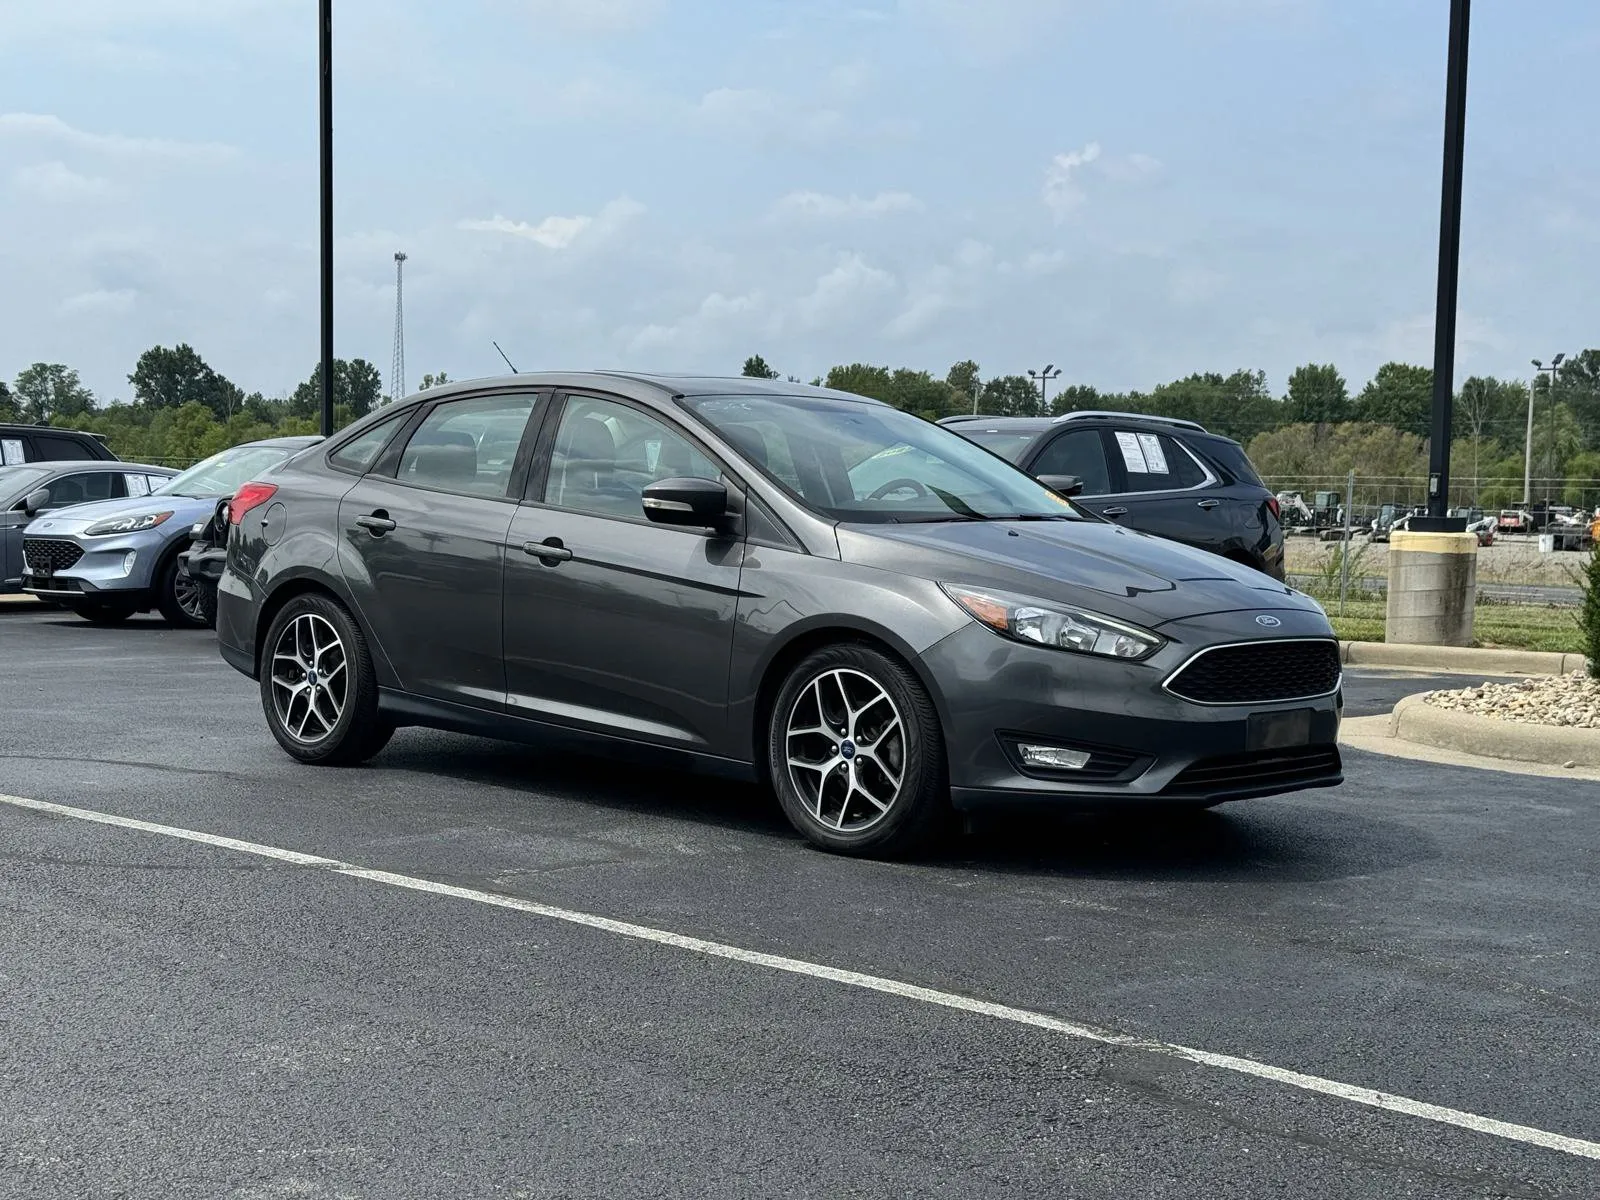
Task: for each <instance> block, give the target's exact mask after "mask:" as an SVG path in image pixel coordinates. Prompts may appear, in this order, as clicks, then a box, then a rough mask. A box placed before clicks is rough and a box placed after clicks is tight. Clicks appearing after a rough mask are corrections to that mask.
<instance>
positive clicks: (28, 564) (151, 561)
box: [22, 437, 319, 629]
mask: <svg viewBox="0 0 1600 1200" xmlns="http://www.w3.org/2000/svg"><path fill="white" fill-rule="evenodd" d="M318 440H319V439H317V438H313V437H298V438H296V437H291V438H271V439H268V440H266V441H260V442H247V443H246V444H244V445H242V446H235V447H233V448H232V449H231V450H224V451H222V452H221V453H220V454H214V455H212V456H211V457H210V458H208V459H206V460H204V461H203V462H199V463H196V464H195V465H194V466H192V467H190V468H189V469H188V470H187V471H184V472H182V473H181V474H178V475H175V476H173V477H172V478H171V479H163V480H158V481H157V486H155V487H154V488H151V489H149V490H148V494H147V495H141V496H133V497H130V498H128V499H122V500H102V501H99V502H98V503H92V504H78V505H74V506H73V507H72V508H68V509H65V510H61V511H55V512H47V513H43V514H41V515H40V516H39V518H38V519H37V520H35V521H33V522H32V523H31V524H30V525H28V526H27V528H26V529H24V530H23V535H22V560H23V562H22V590H23V591H25V592H32V593H33V594H34V595H35V596H39V597H42V598H43V599H46V600H53V601H55V602H56V603H57V604H60V605H61V606H62V607H64V608H68V609H71V610H72V611H73V612H75V613H77V614H78V615H79V616H81V617H83V618H84V619H86V620H88V621H92V622H94V623H95V624H97V625H113V624H117V623H119V622H122V621H126V620H127V619H128V618H129V617H131V616H132V615H133V614H134V613H136V612H145V611H147V610H149V609H152V608H153V609H156V610H157V611H159V612H160V613H161V615H162V616H163V617H164V618H166V621H167V623H168V624H169V625H173V626H176V627H177V628H179V629H199V628H202V627H204V626H208V625H210V624H211V615H210V611H209V609H208V608H207V607H206V606H205V604H204V603H203V602H202V600H203V598H202V596H201V594H200V592H199V589H198V588H197V587H196V585H195V583H194V581H193V580H191V579H189V578H188V576H186V575H185V574H184V573H183V572H181V571H180V570H179V563H178V554H179V553H180V552H181V551H182V550H183V549H185V548H186V547H187V546H188V544H189V531H190V528H191V527H192V526H193V525H194V523H195V521H197V520H199V519H201V518H202V517H207V516H210V515H211V512H212V510H213V509H214V508H215V507H216V504H217V500H218V499H219V498H220V497H223V496H229V495H232V494H233V491H234V489H236V488H237V487H238V486H239V484H240V483H242V482H243V481H245V480H246V479H249V478H251V477H252V476H254V475H257V474H260V473H262V472H265V471H268V470H270V469H271V468H272V467H273V466H275V465H277V464H278V463H281V462H282V461H283V460H284V459H286V458H288V457H289V455H290V454H292V453H294V452H295V451H296V450H301V449H304V448H305V447H306V446H309V445H311V444H313V443H314V442H316V441H318Z"/></svg>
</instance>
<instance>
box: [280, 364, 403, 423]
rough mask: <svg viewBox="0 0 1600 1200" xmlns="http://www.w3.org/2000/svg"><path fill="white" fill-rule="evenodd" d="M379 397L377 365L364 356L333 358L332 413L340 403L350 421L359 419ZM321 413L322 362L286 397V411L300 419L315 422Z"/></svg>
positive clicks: (374, 406)
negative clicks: (287, 398)
mask: <svg viewBox="0 0 1600 1200" xmlns="http://www.w3.org/2000/svg"><path fill="white" fill-rule="evenodd" d="M382 396H383V377H382V376H381V375H379V374H378V368H377V367H375V366H373V365H372V364H371V363H369V362H368V361H367V360H366V359H364V358H354V359H350V360H348V361H347V360H345V359H342V358H336V359H334V360H333V404H334V409H335V414H336V415H337V410H338V408H339V406H340V405H343V406H344V407H345V408H346V409H347V410H348V411H349V413H350V414H351V416H350V420H352V421H355V420H360V419H361V418H362V417H364V416H366V415H367V414H368V413H369V412H371V411H372V410H373V409H374V408H376V407H377V406H378V403H379V401H380V399H381V398H382ZM321 413H322V364H321V363H318V364H317V365H316V367H315V368H314V369H313V370H312V372H311V378H310V379H307V380H306V381H305V382H304V383H302V384H301V385H300V386H299V387H297V388H295V389H294V394H293V395H292V396H290V397H289V403H288V413H287V415H288V416H290V417H295V418H298V419H300V420H308V419H309V420H311V421H313V422H314V421H316V420H317V419H318V418H319V417H320V415H321Z"/></svg>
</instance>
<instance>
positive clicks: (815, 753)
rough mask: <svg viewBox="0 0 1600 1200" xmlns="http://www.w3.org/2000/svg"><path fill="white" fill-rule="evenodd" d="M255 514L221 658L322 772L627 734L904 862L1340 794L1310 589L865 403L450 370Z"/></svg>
mask: <svg viewBox="0 0 1600 1200" xmlns="http://www.w3.org/2000/svg"><path fill="white" fill-rule="evenodd" d="M229 512H230V520H231V521H232V522H233V525H234V528H233V530H232V533H231V536H230V538H229V546H228V562H227V567H226V570H225V571H224V573H223V577H222V581H221V584H220V587H219V594H218V614H217V631H218V636H219V640H220V644H221V651H222V654H223V656H224V657H225V658H226V659H227V660H228V662H230V663H231V664H233V666H235V667H237V668H238V669H239V670H240V671H243V672H245V673H246V674H248V675H250V676H252V677H253V678H255V679H256V680H258V681H259V687H260V693H261V701H262V707H263V710H264V712H265V716H266V721H267V725H268V727H269V728H270V730H271V731H272V734H273V736H274V737H275V738H276V739H277V740H278V742H279V744H280V745H281V746H282V747H283V748H284V749H285V750H286V751H287V752H288V753H289V754H291V755H293V756H294V757H295V758H297V759H299V760H301V761H303V762H308V763H329V764H332V763H353V762H361V761H364V760H366V759H368V758H370V757H371V756H372V755H374V754H376V753H377V752H378V751H379V750H380V749H381V748H382V747H383V746H384V745H385V743H386V742H387V741H388V739H389V737H390V736H391V734H392V733H393V732H394V730H395V728H396V727H397V726H401V725H429V726H435V727H438V728H444V729H454V730H460V731H463V732H470V733H477V734H485V735H489V736H493V737H504V738H515V739H535V738H536V737H538V736H540V735H542V734H546V733H548V732H550V731H551V730H561V731H566V732H568V733H577V734H580V735H589V736H593V737H597V738H602V739H621V740H623V741H626V742H630V743H635V744H638V745H641V746H646V747H654V748H659V749H662V750H668V751H677V752H683V753H686V754H688V755H690V756H693V757H695V758H697V759H701V760H705V761H707V762H710V763H713V764H718V765H721V766H723V767H730V768H732V769H734V770H736V771H743V772H748V773H750V774H753V775H754V776H755V777H756V778H758V779H761V780H763V781H765V782H767V783H770V785H771V786H772V788H773V789H774V791H775V792H776V793H777V795H778V798H779V799H780V800H781V802H782V804H783V807H784V810H785V811H786V813H787V814H788V816H789V818H790V819H791V820H792V821H793V823H794V824H795V826H796V828H798V829H799V830H800V831H801V832H802V833H803V834H804V835H805V836H806V837H807V838H809V839H810V840H811V841H813V842H814V843H816V844H818V845H820V846H823V847H825V848H827V849H830V850H836V851H841V852H846V853H880V854H881V853H893V852H899V851H903V850H906V849H908V848H910V847H911V846H913V845H915V844H916V843H918V842H920V841H922V840H923V839H925V838H926V837H928V836H929V835H930V834H931V833H932V832H933V831H934V830H935V829H936V828H937V827H939V826H940V825H941V824H942V823H943V821H944V820H945V819H946V817H947V816H948V814H949V812H950V810H951V808H952V807H953V806H954V807H962V806H974V805H980V804H989V803H1006V802H1021V803H1029V804H1046V805H1052V806H1064V805H1079V806H1095V807H1101V806H1107V805H1111V806H1137V805H1160V806H1174V805H1176V806H1209V805H1214V804H1217V803H1220V802H1222V801H1225V800H1235V799H1240V798H1243V797H1248V796H1264V795H1270V794H1273V793H1278V792H1286V791H1292V790H1295V789H1298V788H1305V787H1325V786H1329V785H1333V784H1337V783H1338V782H1340V779H1341V774H1340V761H1339V751H1338V748H1337V745H1336V739H1337V734H1338V726H1339V714H1340V694H1339V687H1340V667H1339V654H1338V647H1337V644H1336V642H1335V641H1334V636H1333V631H1332V629H1331V628H1330V627H1329V625H1328V621H1327V618H1326V616H1325V615H1324V614H1323V612H1322V610H1321V609H1320V608H1319V607H1318V606H1317V604H1316V603H1315V602H1314V601H1313V600H1311V599H1309V598H1308V597H1306V596H1303V595H1301V594H1299V593H1298V592H1295V591H1293V590H1291V589H1289V588H1287V587H1285V586H1284V585H1282V584H1281V583H1276V582H1274V581H1273V580H1271V579H1269V578H1267V577H1266V576H1265V575H1262V574H1261V573H1259V572H1257V571H1255V570H1252V569H1250V568H1248V567H1245V566H1242V565H1239V564H1236V563H1231V562H1228V561H1226V560H1224V559H1221V558H1218V557H1216V556H1214V555H1209V554H1204V553H1201V552H1199V551H1195V550H1191V549H1189V548H1187V547H1184V546H1180V545H1177V544H1175V543H1172V542H1168V541H1163V540H1160V539H1157V538H1152V537H1148V536H1146V535H1143V534H1140V533H1135V532H1133V531H1130V530H1127V529H1121V528H1118V527H1117V526H1115V525H1112V524H1109V523H1107V522H1105V521H1102V520H1099V519H1098V518H1095V517H1092V516H1089V515H1086V514H1084V513H1082V512H1081V511H1079V510H1077V509H1076V508H1074V507H1073V505H1072V504H1071V503H1070V502H1068V501H1067V500H1064V499H1063V498H1062V497H1061V496H1059V495H1058V494H1056V493H1055V492H1053V491H1051V490H1049V489H1047V488H1045V487H1043V486H1041V485H1040V484H1039V483H1038V482H1036V481H1035V480H1033V479H1031V478H1030V477H1029V476H1027V475H1026V474H1024V473H1023V472H1022V471H1020V470H1018V469H1016V468H1015V467H1013V466H1011V465H1010V464H1009V463H1006V462H1004V461H1003V460H1001V459H1000V458H997V457H996V456H994V455H992V454H989V453H987V452H986V451H984V450H981V449H979V448H978V447H977V446H974V445H973V444H972V443H971V442H968V441H966V440H964V439H962V438H960V437H957V436H956V435H955V434H953V433H951V432H949V431H948V430H945V429H941V428H939V427H938V426H935V425H930V424H928V423H926V422H924V421H922V420H920V419H918V418H916V417H913V416H909V415H907V414H905V413H901V412H898V411H896V410H894V409H892V408H889V407H887V406H885V405H882V404H878V403H876V402H874V401H870V400H864V399H862V398H861V397H858V396H852V395H848V394H844V393H838V392H830V391H825V390H822V389H818V388H807V387H803V386H800V385H795V384H785V383H781V382H776V381H774V382H767V381H764V380H751V379H737V380H734V379H697V378H680V377H668V376H646V375H624V374H608V373H591V374H550V375H520V376H514V377H510V378H505V379H498V380H485V381H480V382H475V383H468V384H456V385H452V386H449V387H446V388H442V389H435V390H432V391H429V392H427V393H425V394H423V395H420V396H416V397H412V398H411V399H409V400H407V401H403V402H401V403H399V404H397V405H394V406H392V407H389V408H386V409H383V410H380V411H379V412H378V413H375V414H373V415H372V416H370V417H368V418H366V419H364V420H363V421H361V422H359V423H358V424H356V425H355V426H353V427H351V428H350V429H348V430H346V431H345V432H344V433H343V434H341V435H339V436H337V437H336V438H334V439H333V440H332V441H331V442H329V443H327V444H324V445H321V446H318V447H316V448H314V449H310V450H306V451H303V452H301V453H299V454H297V455H296V456H295V457H293V458H292V459H290V460H289V461H288V462H287V463H286V464H284V465H283V466H282V467H280V468H278V469H276V470H274V471H273V472H272V473H271V475H270V476H268V477H265V478H263V479H260V480H258V481H254V482H251V483H247V484H245V485H244V486H243V487H242V488H241V489H240V490H239V492H238V493H237V495H236V496H235V497H234V498H233V500H232V502H231V503H230V505H229ZM952 802H953V805H952Z"/></svg>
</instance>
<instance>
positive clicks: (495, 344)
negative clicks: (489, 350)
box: [489, 341, 522, 375]
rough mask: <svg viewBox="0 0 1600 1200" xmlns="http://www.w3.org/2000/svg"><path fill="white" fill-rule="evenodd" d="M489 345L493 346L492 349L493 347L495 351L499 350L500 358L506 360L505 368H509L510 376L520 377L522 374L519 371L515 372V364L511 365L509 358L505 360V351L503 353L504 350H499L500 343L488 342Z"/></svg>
mask: <svg viewBox="0 0 1600 1200" xmlns="http://www.w3.org/2000/svg"><path fill="white" fill-rule="evenodd" d="M489 344H490V345H491V346H493V347H494V348H495V349H496V350H499V351H500V357H501V358H505V359H506V366H508V367H510V368H511V373H512V374H513V375H520V374H522V372H521V371H519V370H517V367H516V364H515V363H513V362H512V361H511V360H510V359H509V358H506V352H505V351H504V350H500V343H499V342H496V341H491V342H490V343H489Z"/></svg>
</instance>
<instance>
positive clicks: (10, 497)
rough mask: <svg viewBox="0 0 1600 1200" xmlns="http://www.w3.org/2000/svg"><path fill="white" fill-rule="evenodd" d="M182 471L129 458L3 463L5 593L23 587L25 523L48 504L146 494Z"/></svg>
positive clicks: (1, 573)
mask: <svg viewBox="0 0 1600 1200" xmlns="http://www.w3.org/2000/svg"><path fill="white" fill-rule="evenodd" d="M177 473H178V472H177V471H175V470H173V469H172V468H171V467H152V466H147V465H145V464H144V463H124V462H116V461H111V462H85V461H78V462H45V463H30V464H28V465H26V466H15V467H0V593H4V592H15V591H17V590H19V589H20V588H21V587H22V528H23V526H24V525H26V524H28V522H30V521H32V520H33V518H34V517H36V516H38V515H39V514H40V513H41V512H44V511H45V510H47V509H51V510H53V509H60V508H70V507H71V506H73V505H75V504H87V503H91V502H93V501H96V500H113V499H118V498H121V497H125V496H147V495H149V494H150V492H151V490H152V489H154V488H158V487H160V486H161V485H162V484H163V483H165V482H166V481H167V480H168V479H171V478H172V477H173V476H174V475H176V474H177Z"/></svg>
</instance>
